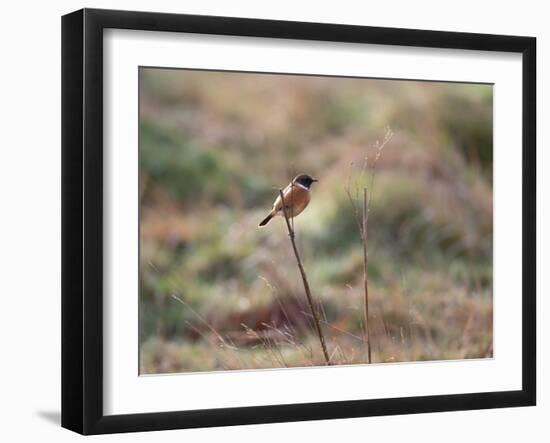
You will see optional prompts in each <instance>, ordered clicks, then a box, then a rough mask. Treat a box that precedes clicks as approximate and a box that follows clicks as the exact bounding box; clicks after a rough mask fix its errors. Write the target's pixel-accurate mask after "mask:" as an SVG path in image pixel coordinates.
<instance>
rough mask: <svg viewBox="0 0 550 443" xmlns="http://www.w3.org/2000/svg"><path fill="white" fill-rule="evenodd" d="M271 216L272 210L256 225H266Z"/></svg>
mask: <svg viewBox="0 0 550 443" xmlns="http://www.w3.org/2000/svg"><path fill="white" fill-rule="evenodd" d="M273 216H274V214H273V212H270V213H269V215H268V216H267V217H266V218H264V219H263V220H262V221H261V222H260V224H259V225H258V227H259V228H261V227H262V226H265V225H267V224H268V223H269V220H271V219H272V218H273Z"/></svg>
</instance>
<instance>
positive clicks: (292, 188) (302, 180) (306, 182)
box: [258, 174, 318, 227]
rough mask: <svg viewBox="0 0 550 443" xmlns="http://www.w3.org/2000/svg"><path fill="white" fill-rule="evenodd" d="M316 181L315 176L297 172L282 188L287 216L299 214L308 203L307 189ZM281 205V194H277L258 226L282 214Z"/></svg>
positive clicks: (291, 216)
mask: <svg viewBox="0 0 550 443" xmlns="http://www.w3.org/2000/svg"><path fill="white" fill-rule="evenodd" d="M316 181H318V180H317V179H316V178H313V177H311V176H310V175H308V174H299V175H297V176H296V177H295V178H294V180H292V181H291V182H290V183H289V185H288V186H287V187H286V188H285V189H284V190H283V199H284V202H285V209H286V214H287V216H288V218H294V217H296V216H297V215H300V214H301V213H302V211H303V210H304V209H306V207H307V205H308V204H309V200H310V196H309V189H310V188H311V185H312V184H313V182H316ZM282 209H283V205H282V201H281V196H280V195H278V196H277V198H276V199H275V202H274V203H273V208H272V209H271V212H270V213H269V214H268V216H267V217H266V218H264V219H263V220H262V221H261V222H260V224H259V225H258V226H260V227H261V226H265V225H267V224H268V223H269V221H270V220H271V219H272V218H273V217H275V216H276V215H283V210H282Z"/></svg>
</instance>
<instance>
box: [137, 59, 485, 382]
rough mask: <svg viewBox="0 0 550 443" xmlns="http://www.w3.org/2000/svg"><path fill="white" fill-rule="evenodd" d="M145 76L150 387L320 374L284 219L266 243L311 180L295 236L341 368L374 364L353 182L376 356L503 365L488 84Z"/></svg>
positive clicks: (144, 251) (143, 288)
mask: <svg viewBox="0 0 550 443" xmlns="http://www.w3.org/2000/svg"><path fill="white" fill-rule="evenodd" d="M140 76H141V78H140V85H141V88H140V134H139V135H140V140H139V153H140V209H141V211H140V214H141V215H140V217H141V218H140V246H141V248H140V254H141V256H140V349H141V354H140V355H141V371H142V373H159V372H182V371H203V370H220V369H242V368H266V367H279V366H306V365H311V364H318V363H319V362H321V355H320V353H319V350H318V349H317V344H316V342H315V337H314V335H312V330H311V319H310V318H309V317H308V308H307V305H306V303H305V300H304V299H303V288H302V286H301V281H300V279H299V275H298V273H297V270H296V268H295V262H294V257H293V256H292V252H291V249H290V244H289V241H288V238H287V234H286V232H285V227H284V223H283V221H282V220H280V219H278V220H275V221H273V222H272V223H270V224H269V225H268V227H267V228H265V229H262V230H260V229H257V223H258V222H259V220H261V218H263V216H264V215H265V213H266V212H267V211H268V210H269V208H270V206H271V203H272V201H273V199H274V198H275V196H276V193H277V189H278V188H279V187H282V186H284V185H286V184H287V183H288V182H289V180H290V179H291V178H292V176H293V175H295V174H296V173H298V172H309V173H311V174H312V175H314V176H316V177H319V178H320V182H319V183H318V184H316V185H314V188H313V190H312V201H311V204H310V206H309V207H308V208H307V210H306V211H305V212H304V213H303V214H302V215H300V217H298V218H297V219H296V221H295V227H296V230H297V241H298V244H299V247H300V249H301V251H302V257H303V259H304V262H305V267H306V269H307V272H308V274H309V277H310V283H311V286H312V289H313V293H314V296H315V297H316V298H318V299H319V300H320V301H321V304H322V309H323V318H324V323H323V328H324V330H325V331H326V334H327V336H328V342H329V348H330V351H331V352H333V353H334V358H335V359H337V361H338V362H340V363H345V364H351V363H363V362H365V343H364V324H363V323H364V321H363V317H362V313H363V305H362V303H363V298H362V291H361V287H362V266H363V263H362V252H361V243H360V238H359V234H358V231H357V227H356V222H355V220H354V215H353V211H352V210H351V206H350V203H349V201H348V196H347V195H346V186H347V185H348V183H349V181H350V180H351V182H352V184H353V186H354V187H355V186H357V188H358V189H362V187H363V186H368V187H369V189H370V190H371V191H372V200H371V204H370V214H369V279H370V282H371V294H372V295H371V300H372V308H371V312H372V320H371V323H372V326H373V328H372V329H373V331H372V334H373V344H374V349H373V350H374V360H375V361H381V362H386V361H387V362H391V361H417V360H433V359H456V358H475V357H488V356H491V355H492V152H493V150H492V87H491V86H490V85H476V84H451V83H437V82H414V81H393V80H392V81H385V80H370V79H342V78H326V77H307V76H285V75H262V74H244V73H219V72H199V71H186V70H164V69H143V68H142V69H141V71H140ZM388 126H389V127H390V128H391V130H392V132H393V134H394V135H393V137H392V138H391V140H390V141H389V143H388V144H387V145H386V146H385V147H384V151H383V152H382V154H381V156H380V158H379V160H378V162H377V164H376V170H375V179H374V181H371V180H372V178H371V176H370V175H367V176H365V175H362V174H361V171H360V169H361V168H360V165H362V164H363V162H364V161H365V157H368V163H369V164H370V166H371V167H372V165H373V159H374V157H375V156H376V141H377V140H382V139H383V138H384V135H385V134H386V130H387V127H388ZM368 171H370V172H372V169H368ZM174 296H175V297H177V299H176V298H174ZM178 299H179V300H181V301H183V304H182V303H181V302H179V301H178ZM220 337H221V338H222V340H220Z"/></svg>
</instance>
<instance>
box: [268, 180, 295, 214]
mask: <svg viewBox="0 0 550 443" xmlns="http://www.w3.org/2000/svg"><path fill="white" fill-rule="evenodd" d="M291 189H292V183H290V184H289V185H288V186H287V187H286V188H285V189H283V197H284V198H285V203H286V205H287V206H288V201H286V199H287V197H288V195H289V193H290V191H291ZM282 208H283V204H282V201H281V194H278V195H277V198H276V199H275V202H274V203H273V212H274V213H277V212H279V211H280V210H281V209H282Z"/></svg>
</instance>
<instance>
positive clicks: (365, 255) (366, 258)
mask: <svg viewBox="0 0 550 443" xmlns="http://www.w3.org/2000/svg"><path fill="white" fill-rule="evenodd" d="M367 218H368V201H367V188H363V229H362V232H363V236H362V237H363V263H364V270H363V282H364V284H365V328H366V329H367V357H368V362H369V363H371V362H372V359H371V344H370V342H371V335H370V327H369V324H370V322H369V279H368V264H369V254H368V250H367V240H368V232H367Z"/></svg>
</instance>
